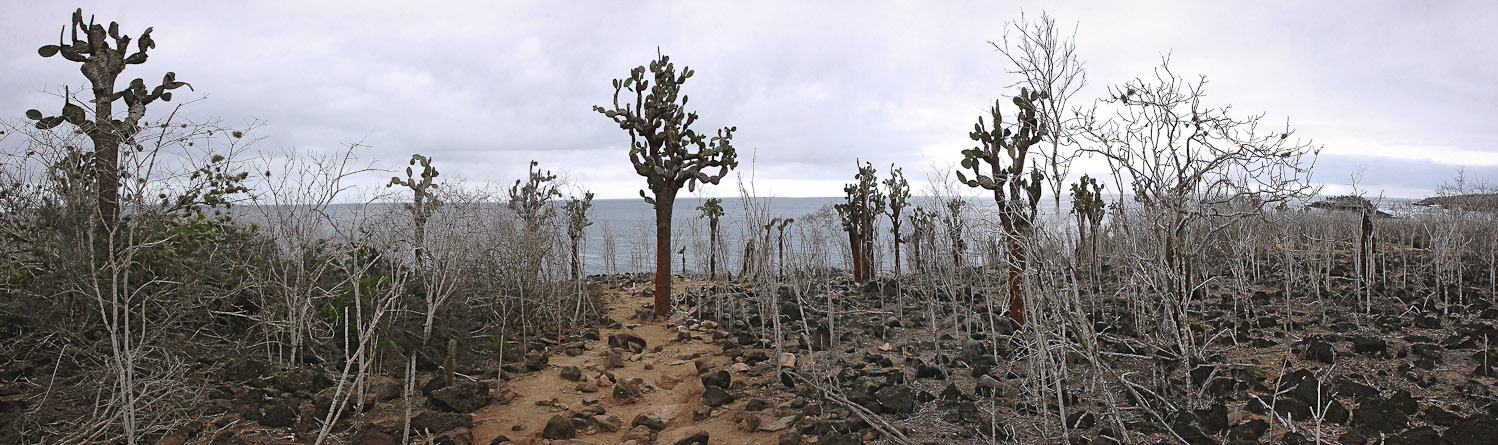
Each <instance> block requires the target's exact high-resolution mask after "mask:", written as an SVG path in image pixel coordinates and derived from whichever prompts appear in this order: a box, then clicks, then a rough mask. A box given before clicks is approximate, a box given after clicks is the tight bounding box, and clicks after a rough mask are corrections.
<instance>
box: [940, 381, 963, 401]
mask: <svg viewBox="0 0 1498 445" xmlns="http://www.w3.org/2000/svg"><path fill="white" fill-rule="evenodd" d="M940 397H941V400H944V401H948V402H961V401H964V400H969V397H968V396H967V394H963V393H962V390H960V389H957V385H956V384H954V383H948V384H947V387H946V388H945V389H942V390H941V396H940Z"/></svg>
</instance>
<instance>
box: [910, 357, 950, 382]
mask: <svg viewBox="0 0 1498 445" xmlns="http://www.w3.org/2000/svg"><path fill="white" fill-rule="evenodd" d="M942 375H943V373H942V371H941V368H939V367H936V366H931V365H930V364H929V363H926V362H925V361H921V362H918V363H916V365H915V378H918V379H936V378H941V377H942Z"/></svg>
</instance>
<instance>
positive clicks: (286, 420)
mask: <svg viewBox="0 0 1498 445" xmlns="http://www.w3.org/2000/svg"><path fill="white" fill-rule="evenodd" d="M294 423H296V410H295V409H292V407H291V405H290V404H287V403H285V402H276V403H272V404H271V405H270V407H268V408H266V409H265V413H264V414H262V415H261V416H260V424H261V425H265V426H268V427H271V428H285V427H289V426H291V425H292V424H294Z"/></svg>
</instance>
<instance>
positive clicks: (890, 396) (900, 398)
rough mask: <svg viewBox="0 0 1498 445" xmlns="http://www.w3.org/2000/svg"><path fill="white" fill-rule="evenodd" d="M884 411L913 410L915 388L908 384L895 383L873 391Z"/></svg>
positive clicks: (904, 411)
mask: <svg viewBox="0 0 1498 445" xmlns="http://www.w3.org/2000/svg"><path fill="white" fill-rule="evenodd" d="M874 398H876V399H878V400H879V406H880V407H881V409H882V410H883V411H884V412H885V413H894V414H906V413H910V412H912V411H914V410H915V389H913V388H911V387H910V385H895V386H890V387H886V388H884V389H880V390H879V391H876V392H875V393H874Z"/></svg>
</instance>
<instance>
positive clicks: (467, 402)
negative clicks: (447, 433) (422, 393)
mask: <svg viewBox="0 0 1498 445" xmlns="http://www.w3.org/2000/svg"><path fill="white" fill-rule="evenodd" d="M429 397H430V398H431V399H432V403H433V404H434V405H437V407H439V408H442V409H445V410H448V411H455V412H460V413H471V412H474V411H478V410H479V408H483V407H484V406H486V405H488V404H489V401H490V398H489V385H487V384H484V383H480V382H466V381H463V382H457V383H455V384H453V385H451V386H445V387H442V388H441V389H438V390H436V391H432V394H431V395H430V396H429Z"/></svg>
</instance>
